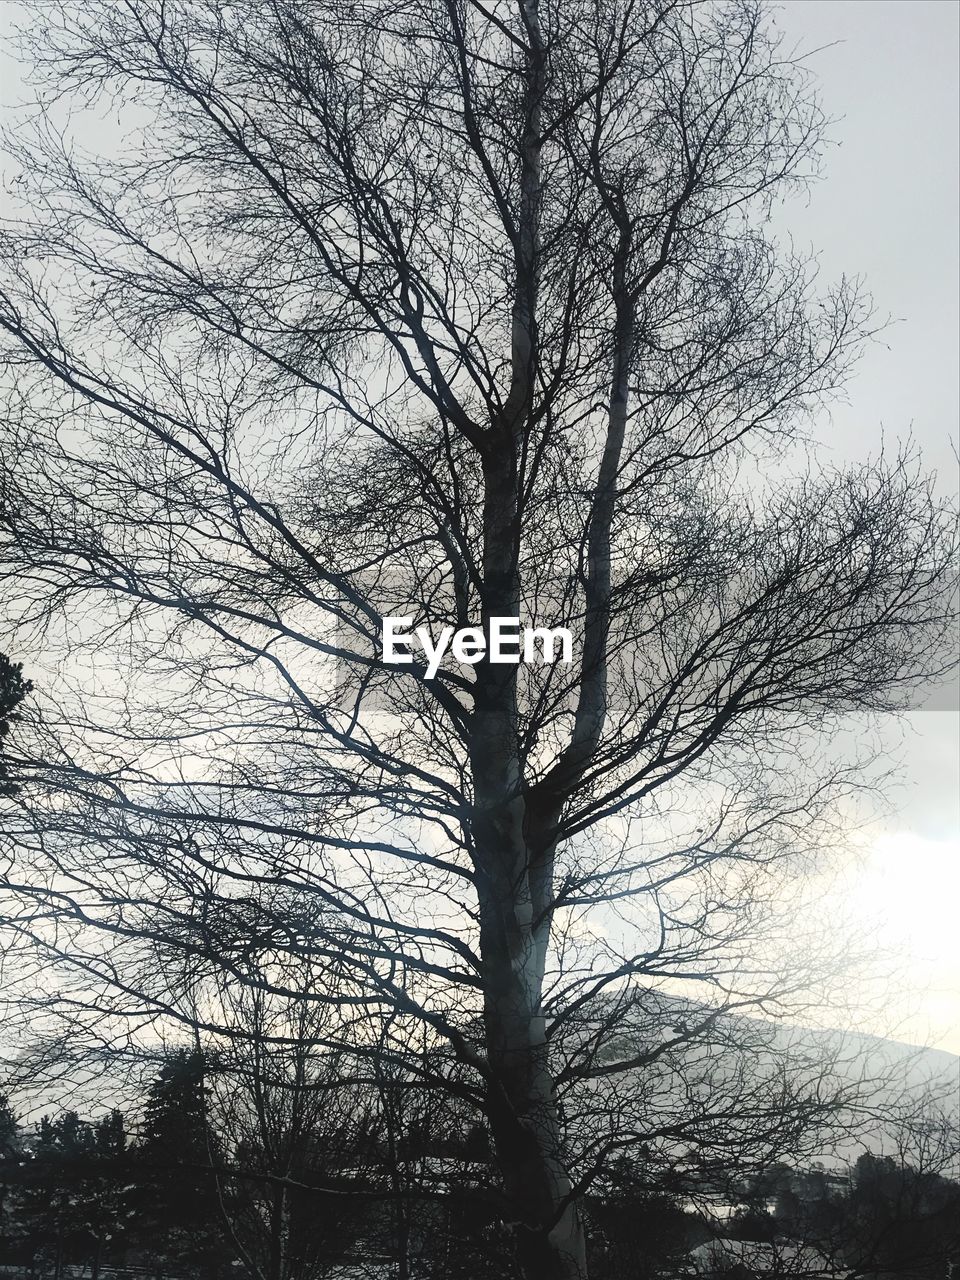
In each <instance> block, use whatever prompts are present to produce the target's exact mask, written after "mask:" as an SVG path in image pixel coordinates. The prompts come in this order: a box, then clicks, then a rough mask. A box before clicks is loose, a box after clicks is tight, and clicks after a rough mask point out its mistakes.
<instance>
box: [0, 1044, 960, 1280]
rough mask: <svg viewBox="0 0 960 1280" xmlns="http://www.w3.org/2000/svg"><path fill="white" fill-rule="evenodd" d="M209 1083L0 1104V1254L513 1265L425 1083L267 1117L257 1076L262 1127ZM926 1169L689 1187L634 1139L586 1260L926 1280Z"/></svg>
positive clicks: (930, 1273)
mask: <svg viewBox="0 0 960 1280" xmlns="http://www.w3.org/2000/svg"><path fill="white" fill-rule="evenodd" d="M215 1077H216V1064H215V1063H211V1062H208V1061H206V1060H205V1059H204V1056H203V1055H202V1054H201V1053H200V1052H198V1051H190V1050H178V1051H176V1052H174V1053H172V1054H170V1055H169V1057H167V1059H166V1060H165V1061H164V1062H163V1063H162V1065H161V1066H160V1067H159V1070H158V1071H157V1073H156V1075H155V1077H154V1078H153V1080H152V1082H151V1083H150V1084H149V1086H148V1088H147V1089H146V1093H145V1097H144V1100H143V1103H142V1105H141V1106H140V1107H139V1108H137V1110H136V1118H135V1119H134V1118H132V1114H131V1116H128V1115H126V1114H124V1112H122V1111H121V1110H119V1109H116V1108H113V1109H111V1110H108V1111H105V1112H104V1113H103V1114H101V1115H99V1116H98V1117H97V1118H95V1119H86V1118H83V1117H81V1116H80V1115H79V1114H78V1113H77V1112H76V1111H74V1110H62V1111H60V1112H58V1113H57V1114H55V1115H46V1116H44V1117H43V1118H42V1119H41V1120H40V1121H39V1123H37V1124H34V1125H29V1126H27V1125H22V1124H20V1123H18V1121H17V1118H16V1116H15V1114H14V1112H13V1110H12V1109H11V1107H10V1105H9V1104H8V1103H7V1101H6V1100H5V1099H3V1098H2V1096H0V1146H2V1163H0V1265H2V1266H3V1267H4V1268H5V1269H7V1270H8V1271H9V1269H10V1268H13V1269H15V1271H16V1272H19V1274H21V1275H24V1276H51V1277H57V1278H58V1280H59V1277H62V1276H64V1275H66V1274H71V1273H69V1272H68V1271H67V1269H68V1268H76V1267H82V1268H84V1270H85V1272H86V1274H88V1275H90V1276H91V1277H93V1280H97V1277H98V1276H99V1275H100V1274H101V1272H102V1271H103V1270H104V1269H105V1268H138V1269H142V1270H144V1271H149V1272H152V1273H153V1274H157V1275H161V1274H164V1275H166V1276H168V1277H177V1276H183V1277H189V1278H190V1280H224V1278H225V1277H227V1276H230V1277H234V1278H236V1280H324V1277H331V1276H333V1275H338V1276H343V1275H344V1274H349V1275H350V1276H351V1277H353V1276H354V1275H356V1276H357V1277H358V1278H359V1277H363V1278H366V1277H370V1278H371V1280H372V1278H373V1277H377V1280H380V1278H381V1277H385V1276H389V1277H390V1278H391V1280H394V1278H396V1280H440V1278H441V1277H444V1278H449V1280H486V1278H487V1277H490V1278H491V1280H492V1278H493V1277H512V1276H514V1275H515V1274H517V1272H516V1264H515V1260H514V1258H513V1247H512V1241H511V1231H510V1227H509V1224H508V1223H507V1222H505V1221H504V1217H503V1213H502V1208H501V1206H500V1204H499V1203H498V1198H497V1186H496V1179H495V1177H494V1175H493V1172H492V1170H493V1163H492V1159H491V1151H490V1144H489V1139H488V1137H487V1134H486V1132H485V1131H484V1129H483V1128H482V1127H481V1126H479V1125H476V1124H474V1125H472V1126H469V1127H464V1126H463V1125H459V1126H458V1124H457V1121H456V1117H455V1116H454V1115H452V1114H450V1113H449V1112H445V1111H444V1110H443V1109H442V1106H441V1104H439V1103H438V1099H437V1098H436V1097H435V1096H432V1095H431V1093H430V1091H428V1090H424V1089H422V1088H418V1087H417V1086H416V1085H413V1084H411V1083H410V1082H409V1081H407V1082H404V1081H400V1080H396V1079H395V1080H393V1081H390V1080H384V1081H381V1084H380V1087H379V1088H376V1089H370V1088H369V1086H368V1085H364V1086H362V1087H359V1086H358V1085H357V1084H356V1082H353V1081H351V1080H350V1079H349V1077H347V1076H346V1075H341V1076H339V1077H336V1078H335V1077H334V1076H333V1075H332V1074H331V1076H330V1078H328V1079H316V1080H313V1081H311V1082H309V1083H308V1082H303V1084H304V1085H305V1086H307V1087H305V1088H303V1089H301V1090H300V1095H299V1096H293V1097H292V1098H291V1097H288V1099H287V1101H288V1102H290V1101H292V1102H293V1106H292V1107H291V1108H290V1109H289V1110H287V1111H286V1112H285V1123H284V1124H278V1123H276V1121H277V1118H278V1113H277V1110H276V1107H275V1104H274V1103H273V1102H272V1101H271V1097H270V1090H269V1089H264V1090H261V1091H258V1090H257V1089H254V1091H253V1095H252V1096H253V1108H252V1112H251V1117H252V1118H253V1119H254V1120H255V1121H256V1120H259V1122H260V1123H261V1125H262V1128H261V1132H260V1137H259V1138H258V1137H256V1136H254V1134H253V1132H252V1131H251V1129H250V1127H249V1126H248V1125H245V1124H243V1123H240V1122H239V1120H238V1113H237V1112H229V1111H227V1110H224V1108H223V1107H222V1105H220V1103H219V1102H218V1095H217V1090H216V1089H215V1088H213V1087H212V1085H211V1081H213V1080H214V1079H215ZM222 1083H223V1082H222V1081H221V1084H222ZM233 1083H234V1085H235V1086H237V1087H239V1086H240V1085H241V1084H242V1082H238V1081H235V1082H233ZM445 1105H446V1104H445V1103H444V1104H443V1106H445ZM258 1107H259V1115H257V1114H256V1113H257V1109H258ZM301 1121H304V1122H305V1123H300V1122H301ZM922 1163H923V1162H922V1159H921V1161H920V1165H919V1166H918V1165H915V1164H911V1163H910V1162H909V1161H908V1160H907V1159H906V1157H905V1156H904V1155H901V1156H900V1157H895V1156H892V1155H886V1156H877V1155H872V1154H863V1155H861V1156H860V1157H859V1159H858V1160H857V1161H856V1162H855V1164H853V1166H852V1167H850V1168H849V1169H847V1170H846V1171H843V1172H839V1171H832V1172H831V1171H828V1170H826V1169H823V1168H812V1169H807V1170H797V1169H795V1168H791V1167H790V1166H789V1165H787V1164H776V1165H774V1166H772V1167H771V1168H769V1169H767V1170H765V1171H763V1172H762V1173H759V1174H756V1175H754V1176H751V1177H748V1178H738V1177H736V1176H731V1177H730V1178H728V1179H726V1180H724V1179H719V1178H717V1176H716V1172H715V1171H714V1172H713V1173H711V1174H707V1173H704V1175H703V1176H702V1178H701V1179H700V1180H699V1182H698V1181H697V1180H696V1179H693V1180H691V1178H690V1176H689V1174H687V1175H685V1176H684V1178H683V1179H681V1178H680V1177H679V1175H677V1176H676V1177H675V1178H673V1179H672V1178H671V1175H670V1174H664V1172H663V1169H662V1167H661V1168H659V1170H658V1171H657V1172H656V1173H654V1172H653V1171H652V1169H651V1166H650V1165H649V1164H648V1163H647V1162H646V1159H645V1153H644V1152H643V1151H642V1150H639V1151H637V1152H636V1153H634V1154H633V1155H631V1156H628V1157H623V1158H621V1159H619V1160H618V1161H616V1162H615V1163H614V1164H613V1165H612V1166H611V1167H610V1169H609V1170H608V1171H607V1172H606V1173H605V1175H604V1177H603V1179H602V1180H601V1181H600V1182H598V1183H597V1185H596V1186H595V1187H594V1189H593V1192H592V1194H591V1195H590V1196H589V1197H588V1199H587V1202H586V1216H587V1225H588V1238H589V1241H590V1253H591V1260H592V1265H593V1267H594V1273H595V1274H598V1275H602V1276H604V1277H606V1280H655V1278H657V1277H661V1278H662V1277H675V1276H681V1275H688V1274H693V1270H692V1264H691V1262H690V1260H689V1259H690V1253H691V1250H693V1249H694V1248H695V1247H696V1246H698V1245H700V1244H702V1243H704V1242H705V1241H708V1240H710V1239H711V1237H714V1236H717V1235H722V1236H724V1237H725V1238H727V1239H729V1240H734V1241H757V1242H761V1243H763V1242H769V1243H770V1244H771V1245H773V1244H774V1243H777V1242H779V1244H780V1245H782V1244H783V1243H784V1242H796V1244H797V1245H798V1246H801V1247H803V1248H804V1249H806V1250H808V1252H807V1253H806V1254H805V1255H804V1256H805V1258H806V1265H809V1260H810V1258H811V1257H815V1258H817V1259H818V1260H819V1262H820V1263H822V1267H823V1270H822V1273H821V1272H817V1273H816V1274H822V1275H823V1276H837V1275H845V1276H846V1275H851V1276H856V1277H871V1278H872V1277H886V1276H892V1275H895V1276H901V1277H915V1278H916V1280H940V1278H941V1277H943V1276H945V1275H947V1274H951V1273H950V1271H949V1267H950V1266H951V1265H954V1266H955V1265H956V1263H957V1260H958V1247H960V1241H958V1236H957V1224H958V1223H960V1185H958V1183H957V1182H956V1181H954V1180H953V1179H952V1178H949V1177H945V1176H943V1174H942V1172H939V1171H936V1170H935V1169H934V1168H933V1167H930V1168H925V1167H922ZM721 1220H722V1221H723V1222H724V1224H725V1225H724V1226H723V1227H722V1228H721V1227H719V1226H718V1223H719V1222H720V1221H721ZM809 1250H814V1251H815V1252H814V1253H811V1252H809ZM343 1268H349V1270H348V1271H347V1272H346V1273H345V1272H344V1271H343V1270H342V1269H343ZM718 1274H719V1273H718ZM724 1274H727V1273H726V1272H724ZM750 1274H751V1275H753V1274H766V1273H759V1272H758V1273H754V1272H751V1273H750ZM770 1274H772V1273H770ZM804 1274H807V1272H804Z"/></svg>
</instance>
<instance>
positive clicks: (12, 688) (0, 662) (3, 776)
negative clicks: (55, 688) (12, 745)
mask: <svg viewBox="0 0 960 1280" xmlns="http://www.w3.org/2000/svg"><path fill="white" fill-rule="evenodd" d="M32 688H33V686H32V684H31V683H30V681H29V680H24V678H23V668H22V667H21V665H20V664H19V663H18V662H17V663H15V662H11V661H10V659H9V658H8V657H6V655H5V654H2V653H0V796H4V795H11V794H12V793H13V791H14V790H15V788H14V786H13V784H12V783H11V782H10V781H9V777H8V767H7V761H6V759H5V754H6V753H5V751H4V739H5V738H6V736H7V734H8V733H9V731H10V725H11V722H12V721H14V720H16V719H17V714H18V713H17V707H18V706H19V705H20V703H21V702H22V701H23V699H24V698H25V697H26V696H27V694H28V693H29V692H30V690H31V689H32Z"/></svg>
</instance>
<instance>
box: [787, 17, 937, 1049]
mask: <svg viewBox="0 0 960 1280" xmlns="http://www.w3.org/2000/svg"><path fill="white" fill-rule="evenodd" d="M777 21H778V25H779V27H780V28H781V30H782V31H783V32H784V34H785V36H786V37H787V39H788V41H789V42H790V43H791V44H793V43H795V44H797V45H798V46H799V47H800V48H801V49H806V50H814V49H820V50H821V51H820V52H819V53H817V54H816V55H815V56H814V57H813V58H812V59H811V65H812V66H813V67H814V68H815V69H816V71H817V74H818V78H819V81H820V86H821V93H822V99H823V104H824V107H825V109H826V111H827V114H828V115H829V116H830V117H831V118H833V119H834V120H835V121H836V123H835V124H834V125H833V127H832V130H831V133H832V136H833V138H834V139H835V140H836V142H837V144H838V145H836V146H834V147H832V148H831V149H830V150H828V151H827V153H826V155H825V157H824V169H823V177H822V180H821V181H820V182H819V183H818V184H817V185H816V186H815V187H814V188H813V190H812V192H811V194H810V197H809V199H808V200H804V201H796V202H794V203H792V204H791V205H790V206H789V207H788V208H787V209H785V210H783V211H782V212H781V214H780V215H779V216H778V218H777V223H778V226H779V225H780V224H782V225H783V226H784V227H789V230H790V232H791V234H792V236H793V238H794V240H795V241H796V243H797V245H798V247H805V246H812V247H813V248H815V249H816V250H817V252H818V253H819V255H820V259H821V263H822V266H823V272H824V275H825V277H827V278H828V279H829V278H835V277H837V276H838V275H840V274H841V273H842V272H847V273H848V274H854V275H856V274H859V275H862V276H863V277H864V278H865V280H866V282H867V285H868V287H869V289H870V291H871V292H872V294H873V296H874V299H875V302H876V306H877V309H878V312H880V313H881V314H883V315H889V316H891V317H892V318H893V320H894V323H893V324H892V325H891V327H890V328H889V329H888V330H887V331H886V333H885V334H884V336H883V340H882V345H877V346H876V347H875V348H874V349H873V350H871V351H869V352H868V353H867V355H866V357H865V358H864V359H863V361H862V363H861V364H860V366H859V369H858V372H857V375H856V377H855V379H854V380H853V382H852V384H851V386H850V388H849V403H847V404H845V405H841V406H840V407H839V408H838V409H837V410H836V411H835V413H834V415H833V421H832V422H830V423H829V424H828V423H826V422H824V423H823V424H822V426H821V427H819V428H818V431H817V436H818V438H819V439H820V441H821V446H820V447H821V450H823V451H826V450H828V449H829V450H832V451H833V452H834V454H835V455H836V456H837V457H838V460H839V459H840V458H856V457H862V456H863V455H864V454H865V453H868V452H872V451H875V450H876V448H877V446H878V444H879V441H880V438H881V434H883V435H884V437H885V438H886V440H888V441H890V442H892V441H894V440H895V439H897V438H900V437H903V436H906V435H908V434H912V436H913V438H914V439H915V441H916V442H917V444H918V446H919V447H920V448H921V449H922V452H923V456H924V459H925V461H926V463H927V464H928V465H929V466H930V467H931V468H935V469H936V470H937V472H938V475H939V480H940V484H941V487H942V488H943V489H944V490H945V491H951V492H955V491H956V488H957V481H958V477H957V467H956V461H955V456H954V453H953V449H954V448H955V447H956V444H957V437H958V419H960V396H958V371H957V352H958V349H960V320H958V312H960V307H958V271H960V255H958V247H960V246H958V184H960V171H958V152H960V138H958V119H960V97H958V75H957V61H958V42H960V6H958V5H956V4H954V3H952V0H926V2H925V3H921V2H919V0H786V3H783V4H781V5H780V6H779V8H778V15H777ZM828 46H829V47H828ZM954 690H955V687H954V689H951V690H949V691H940V692H939V693H937V694H936V695H935V696H934V697H932V698H931V700H930V703H929V704H928V706H929V707H930V708H931V709H929V710H927V711H924V712H919V713H915V714H914V715H912V716H911V717H910V718H909V723H908V725H907V734H906V737H905V740H904V741H903V744H902V746H901V747H900V749H899V751H898V752H896V753H895V755H894V758H895V759H896V758H899V759H901V760H902V762H903V767H904V771H903V783H902V785H901V786H900V787H898V788H897V789H896V790H895V791H893V793H892V794H891V796H890V800H891V803H892V812H891V813H890V814H889V815H888V816H887V817H886V818H884V819H883V821H882V823H881V825H880V826H879V828H878V829H877V831H876V833H875V834H872V835H871V837H870V839H869V841H868V847H867V849H866V852H865V863H864V864H863V865H861V866H859V867H858V868H857V870H856V874H855V876H851V877H850V878H849V880H848V890H847V894H848V898H849V905H850V907H851V909H852V911H853V913H854V914H856V915H859V916H860V917H861V918H862V919H863V920H864V921H867V920H870V921H876V924H877V932H876V937H877V941H878V946H881V947H882V948H883V949H884V950H885V951H889V952H890V953H899V954H900V955H901V956H902V957H903V960H904V964H905V974H904V982H903V983H902V985H898V986H897V987H896V989H891V990H890V992H889V1000H888V1002H887V1007H886V1010H885V1012H884V1013H883V1014H882V1015H880V1016H879V1017H878V1020H877V1022H876V1024H875V1026H870V1025H869V1020H868V1025H867V1026H866V1028H865V1029H876V1030H878V1031H885V1030H887V1029H888V1025H887V1020H889V1025H890V1026H894V1027H895V1028H896V1030H897V1032H898V1034H901V1035H902V1036H903V1037H904V1038H906V1039H912V1040H914V1041H919V1042H922V1041H925V1040H931V1041H933V1042H935V1043H937V1044H939V1045H940V1047H942V1048H949V1049H951V1050H952V1051H953V1052H960V943H958V942H957V937H958V936H960V933H958V928H957V913H958V908H960V813H958V808H960V800H958V789H960V788H958V776H960V751H958V743H960V716H958V712H957V702H956V694H955V691H954ZM893 741H894V736H893V734H891V742H893Z"/></svg>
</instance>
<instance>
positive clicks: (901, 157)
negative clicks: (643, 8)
mask: <svg viewBox="0 0 960 1280" xmlns="http://www.w3.org/2000/svg"><path fill="white" fill-rule="evenodd" d="M15 7H16V6H15V5H14V4H12V3H9V0H7V3H4V0H0V31H2V29H3V27H5V26H7V22H6V21H5V19H10V18H11V17H12V16H13V10H14V9H15ZM777 21H778V25H779V26H780V28H781V30H782V31H783V32H784V33H785V35H786V37H787V39H788V42H789V43H790V44H796V45H797V46H798V47H799V48H800V49H801V50H810V51H812V50H815V49H819V50H820V52H818V53H817V54H816V55H815V56H814V57H813V59H812V65H813V66H814V67H815V69H816V71H817V73H818V76H819V79H820V84H821V91H822V97H823V102H824V106H825V108H826V111H827V113H828V115H829V116H831V117H832V118H833V119H834V120H835V121H836V123H835V124H834V126H833V128H832V131H831V132H832V136H833V138H834V139H835V141H836V142H837V144H838V145H837V146H835V147H833V148H831V149H830V150H828V152H827V153H826V155H825V157H824V169H823V177H822V180H821V181H820V182H819V183H818V184H817V185H816V186H815V188H814V189H813V191H812V193H811V195H810V197H809V199H808V200H803V201H796V202H793V203H792V204H791V205H790V206H789V207H788V208H787V209H785V210H783V211H781V212H780V213H778V215H777V226H778V229H779V228H781V227H782V228H783V229H784V230H789V232H790V234H791V235H792V237H793V239H794V241H795V243H796V244H797V246H798V247H800V248H804V247H813V248H815V249H816V250H817V252H818V253H819V256H820V260H821V263H822V267H823V274H824V277H825V278H826V279H832V278H836V277H837V276H839V275H840V274H841V273H842V272H846V273H848V274H854V275H856V274H859V275H862V276H863V277H864V278H865V279H866V282H867V284H868V286H869V288H870V289H871V291H872V293H873V295H874V298H875V300H876V304H877V308H878V311H879V312H880V313H881V314H884V315H890V316H891V317H892V318H893V319H894V320H895V323H894V324H893V326H892V327H891V328H890V329H889V330H888V331H887V332H886V333H885V335H884V338H883V341H882V344H878V345H877V346H876V347H875V348H873V349H872V350H871V351H869V352H868V353H867V355H866V357H865V358H864V360H863V361H862V363H861V365H860V367H859V371H858V373H857V376H856V377H855V379H854V381H853V382H852V384H851V386H850V389H849V399H848V403H846V404H844V405H842V406H840V407H839V408H838V409H837V410H836V411H835V413H834V415H833V419H832V421H830V422H829V423H828V422H824V423H823V424H822V426H821V427H820V428H819V429H818V433H817V434H818V437H819V438H820V439H821V440H822V448H823V449H827V448H829V449H831V450H832V451H833V456H834V457H835V458H836V459H837V461H840V460H841V459H846V458H851V459H852V458H857V457H862V456H863V455H864V454H865V453H872V452H875V451H876V449H877V448H878V446H879V443H880V439H881V435H883V436H884V437H885V438H886V439H887V440H888V441H889V442H891V443H893V442H894V441H895V440H896V439H898V438H901V437H904V436H906V435H907V434H912V436H913V438H914V440H915V441H916V443H917V445H918V446H919V447H920V448H921V449H922V452H923V456H924V458H925V460H926V462H927V464H928V465H929V466H930V467H931V468H934V469H936V470H937V471H938V473H939V475H940V477H941V484H942V487H943V488H944V489H945V490H950V491H955V489H956V484H957V475H956V466H955V461H954V456H953V453H952V447H951V442H953V445H954V446H955V445H956V441H957V436H958V416H960V415H958V377H957V351H958V347H960V323H958V287H957V281H958V152H960V139H958V119H960V101H958V76H957V52H958V34H960V6H958V5H956V4H954V3H952V2H951V0H786V2H785V3H782V4H781V5H779V6H778V11H777ZM826 46H829V47H826ZM4 72H5V73H6V74H3V73H4ZM0 74H2V78H3V85H2V90H3V97H4V98H5V99H6V100H7V101H10V102H13V101H16V100H17V99H18V98H19V96H20V93H19V87H18V86H17V84H16V81H17V76H16V73H15V68H14V67H12V66H11V65H10V63H9V62H7V61H6V60H4V63H3V64H2V66H0ZM907 730H908V732H907V736H906V738H905V740H903V741H902V743H901V745H900V747H899V749H898V750H897V751H896V752H895V753H894V754H893V756H892V758H893V759H899V760H900V761H902V764H903V774H902V784H901V785H900V786H899V787H897V789H896V790H895V791H894V792H893V793H892V794H891V795H890V797H889V800H890V812H889V813H888V814H887V815H886V816H885V817H884V818H883V819H882V820H880V821H879V822H878V824H877V825H876V827H875V828H874V829H873V830H872V831H871V832H869V833H867V835H865V837H864V848H863V858H862V861H860V862H859V863H858V865H857V866H856V867H853V866H851V867H850V868H849V869H848V870H847V872H846V874H845V875H844V876H843V877H842V878H841V883H840V885H839V886H834V887H832V888H830V889H829V890H826V889H825V893H826V894H827V901H825V902H824V904H823V905H824V909H825V910H829V911H831V912H832V911H833V910H834V909H836V910H838V911H841V912H844V913H849V914H850V915H852V916H854V917H855V918H857V919H858V920H859V921H860V922H861V923H862V924H863V925H864V926H866V927H867V928H868V929H869V930H871V931H872V934H873V936H874V938H875V939H876V945H877V955H878V961H883V962H884V964H886V963H887V962H893V963H894V964H896V965H898V966H900V969H901V976H900V978H899V980H898V982H897V983H896V984H895V985H891V986H890V987H889V989H888V991H887V993H886V997H887V998H886V999H885V1000H884V1001H883V1002H882V1003H883V1006H884V1007H883V1011H882V1012H880V1013H878V1012H876V1011H874V1012H872V1013H869V1014H868V1013H866V1012H864V1014H863V1017H862V1020H861V1023H860V1029H862V1030H866V1031H874V1032H876V1033H878V1034H891V1033H892V1034H896V1035H898V1036H899V1037H900V1038H903V1039H906V1040H911V1041H913V1042H916V1043H930V1044H936V1045H938V1046H939V1047H941V1048H945V1049H950V1050H952V1051H953V1052H960V942H958V941H957V938H958V937H960V929H958V928H957V917H958V914H960V813H958V803H960V801H958V776H960V751H958V742H960V716H958V710H957V699H956V695H955V692H953V693H951V691H949V690H947V691H944V690H941V691H939V692H937V693H936V694H935V695H934V696H933V697H932V698H931V700H930V702H929V703H928V709H926V710H923V711H918V712H915V713H914V714H913V715H912V716H911V717H910V718H909V722H908V725H907ZM895 739H896V735H895V734H894V733H893V732H891V743H893V742H894V741H895Z"/></svg>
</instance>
